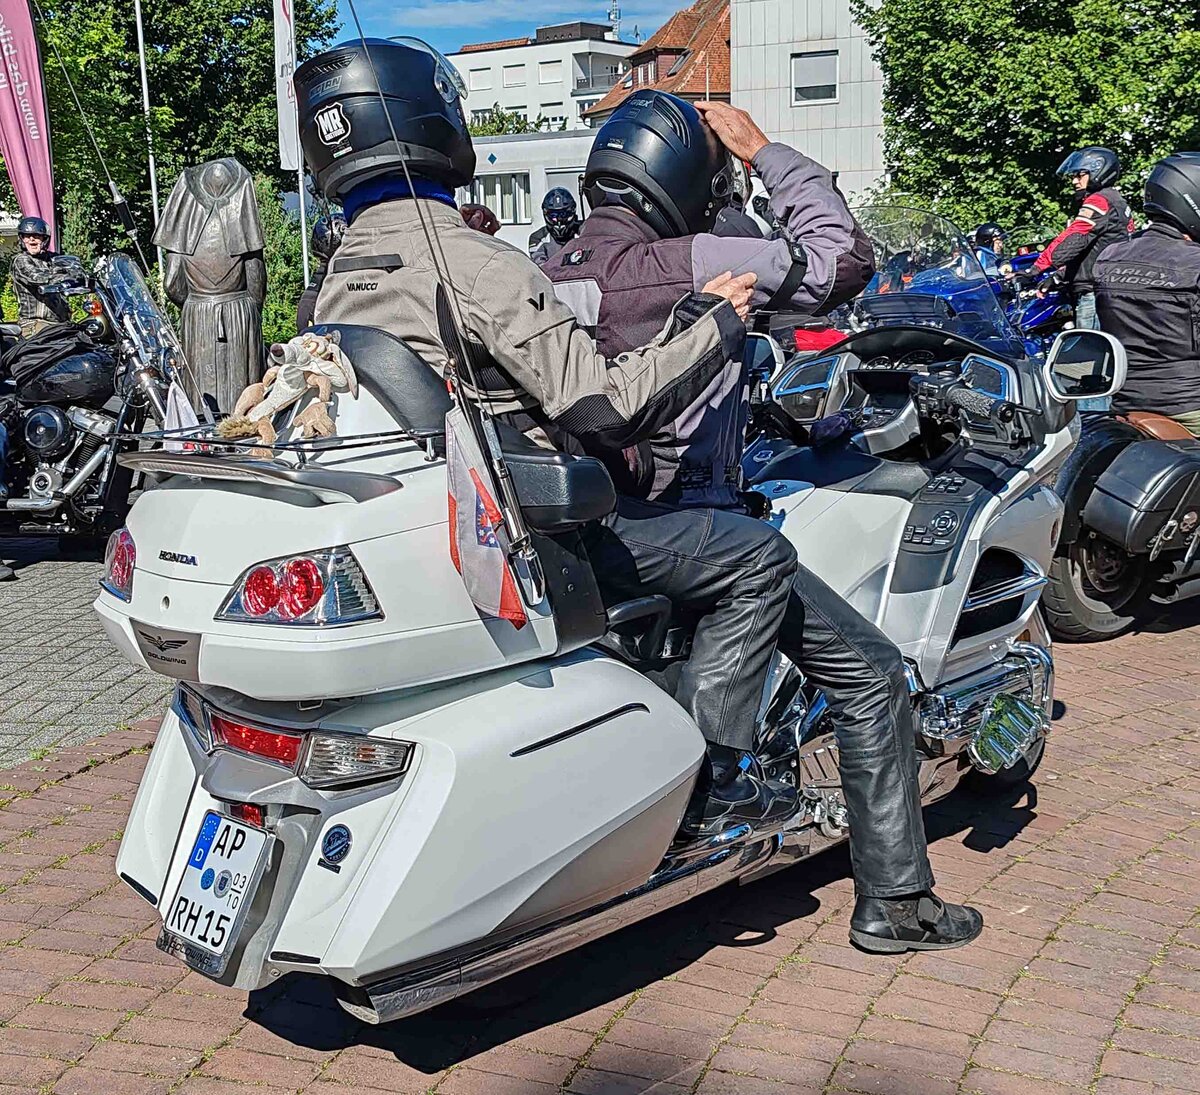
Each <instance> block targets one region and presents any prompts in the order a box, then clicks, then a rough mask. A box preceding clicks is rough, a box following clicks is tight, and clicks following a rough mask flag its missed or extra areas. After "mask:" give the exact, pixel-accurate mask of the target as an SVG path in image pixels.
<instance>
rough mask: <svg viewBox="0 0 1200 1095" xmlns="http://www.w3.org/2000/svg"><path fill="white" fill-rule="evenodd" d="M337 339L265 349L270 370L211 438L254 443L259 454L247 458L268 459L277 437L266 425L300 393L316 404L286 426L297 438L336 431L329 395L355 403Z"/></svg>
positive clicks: (301, 339) (308, 339)
mask: <svg viewBox="0 0 1200 1095" xmlns="http://www.w3.org/2000/svg"><path fill="white" fill-rule="evenodd" d="M339 338H340V336H339V335H338V334H337V332H334V334H333V335H315V334H311V333H309V334H303V335H297V336H296V337H295V338H293V339H292V340H291V341H290V342H276V343H274V344H273V345H272V346H271V349H270V353H269V356H270V359H271V362H272V364H271V367H270V368H269V369H267V371H266V374H265V375H264V376H263V378H262V380H261V381H260V382H259V383H257V384H251V385H249V386H248V387H247V388H246V389H245V390H244V391H243V392H242V394H241V395H240V396H238V401H237V404H236V406H235V407H234V408H233V414H231V415H230V416H229V417H228V418H225V419H223V420H222V421H221V422H219V423H218V424H217V431H216V432H217V436H218V437H219V438H222V439H225V440H233V439H235V438H241V437H256V436H257V437H259V438H260V439H261V440H262V442H263V445H264V446H266V447H263V448H254V449H251V450H250V453H251V455H252V456H260V457H270V456H271V455H272V448H271V446H274V444H275V442H276V441H277V440H278V434H277V433H276V432H275V427H274V426H273V425H272V423H271V419H272V418H274V417H275V415H276V414H277V413H278V412H279V411H282V410H284V409H285V408H287V407H290V406H291V405H292V404H293V403H296V402H297V401H298V400H299V399H300V398H301V397H302V396H303V395H304V394H305V393H306V392H308V391H310V390H315V391H316V394H317V398H316V400H315V401H314V402H312V403H310V404H309V405H308V406H307V407H305V408H304V409H303V410H302V411H301V412H300V413H299V414H297V415H296V416H295V417H294V418H293V419H292V421H291V426H292V427H293V428H296V429H299V430H300V436H301V437H302V438H305V439H307V438H311V437H333V436H334V435H335V433H336V428H335V426H334V424H333V419H332V418H330V416H329V404H330V401H331V400H332V399H333V393H334V392H335V391H339V392H349V393H350V395H351V396H352V397H354V398H355V399H357V398H358V378H357V377H356V376H355V374H354V366H353V365H351V363H350V359H349V358H348V357H346V355H345V354H344V353H342V351H341V348H340V347H339V346H338V341H339Z"/></svg>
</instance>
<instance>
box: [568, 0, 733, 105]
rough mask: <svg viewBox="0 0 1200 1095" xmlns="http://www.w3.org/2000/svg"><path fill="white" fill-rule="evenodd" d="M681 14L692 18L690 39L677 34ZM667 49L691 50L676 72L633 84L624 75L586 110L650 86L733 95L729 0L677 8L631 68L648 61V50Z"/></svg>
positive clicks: (693, 94)
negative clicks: (730, 60) (646, 59)
mask: <svg viewBox="0 0 1200 1095" xmlns="http://www.w3.org/2000/svg"><path fill="white" fill-rule="evenodd" d="M681 16H686V17H687V20H690V26H691V30H690V31H689V33H688V37H687V39H686V41H680V40H679V38H678V37H677V34H678V29H679V28H680V27H682V26H684V25H685V22H686V21H684V20H681ZM672 28H674V29H672ZM668 31H669V34H668V33H667V32H668ZM660 36H661V37H660ZM656 40H658V42H657V44H656ZM663 49H670V50H686V51H687V56H686V57H685V58H684V61H683V63H682V64H681V65H680V66H679V68H678V69H677V70H676V71H675V72H674V73H673V74H672V75H670V76H663V77H661V78H660V79H657V80H651V81H650V82H649V83H645V84H636V83H635V84H634V86H633V87H626V86H625V83H626V81H625V80H624V79H622V80H621V82H620V83H619V84H617V86H616V87H614V88H613V89H612V90H611V91H610V92H609V93H608V94H607V95H605V96H604V98H603V99H601V100H600V101H599V102H598V103H596V104H595V105H594V106H591V107H589V108H588V109H587V111H586V112H585V113H586V114H589V115H599V114H607V113H608V112H609V111H611V110H613V109H614V108H615V107H617V106H619V105H620V104H621V103H622V102H623V101H624V100H625V97H626V96H628V95H632V94H633V93H634V92H635V91H642V90H645V89H646V88H655V89H657V90H659V91H669V92H670V93H671V94H672V95H680V96H683V97H684V98H688V99H696V98H703V96H704V95H706V94H707V95H711V96H712V97H713V98H717V99H728V98H729V87H730V75H729V0H697V2H696V3H695V4H693V5H692V6H691V7H690V8H687V9H685V10H684V11H680V12H676V13H675V14H674V15H673V16H672V17H671V18H670V19H668V20H667V22H666V23H664V24H663V26H662V27H660V28H659V30H658V31H656V32H655V33H654V34H653V35H652V36H651V37H650V38H649V39H648V40H647V41H646V43H645V45H643V46H642V47H641V48H640V49H639V50H638V51H637V53H635V54H633V55H632V56H631V57H630V58H629V65H630V71H631V72H634V74H635V76H636V69H637V66H638V64H639V59H641V60H642V61H644V60H645V57H644V55H645V54H647V53H648V52H651V53H652V52H654V51H656V50H663Z"/></svg>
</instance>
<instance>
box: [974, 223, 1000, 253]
mask: <svg viewBox="0 0 1200 1095" xmlns="http://www.w3.org/2000/svg"><path fill="white" fill-rule="evenodd" d="M997 239H998V240H999V241H1000V242H1001V243H1003V242H1004V240H1005V235H1004V229H1003V228H1001V227H1000V225H998V224H993V223H992V222H991V221H988V222H987V223H986V224H981V225H980V226H979V227H978V228H976V229H975V246H976V247H987V248H988V249H989V250H990V249H991V248H992V244H993V243H994V242H995V241H996V240H997Z"/></svg>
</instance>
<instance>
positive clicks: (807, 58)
mask: <svg viewBox="0 0 1200 1095" xmlns="http://www.w3.org/2000/svg"><path fill="white" fill-rule="evenodd" d="M837 97H838V51H837V50H836V49H822V50H817V51H815V52H813V53H793V54H792V105H793V106H805V105H807V104H809V103H833V102H837Z"/></svg>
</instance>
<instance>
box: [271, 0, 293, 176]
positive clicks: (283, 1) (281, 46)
mask: <svg viewBox="0 0 1200 1095" xmlns="http://www.w3.org/2000/svg"><path fill="white" fill-rule="evenodd" d="M273 2H274V5H275V103H276V108H277V112H278V114H279V166H280V167H281V168H282V169H283V170H284V171H299V170H300V130H299V126H298V124H297V116H296V89H295V88H294V87H293V86H292V74H293V73H294V72H295V71H296V25H295V21H294V19H295V12H294V10H293V8H292V3H293V0H273Z"/></svg>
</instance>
